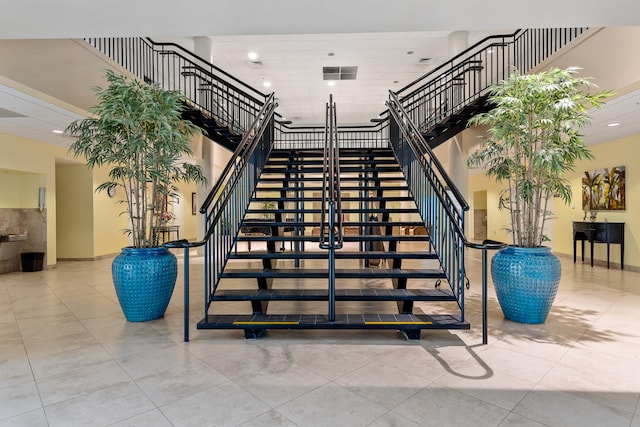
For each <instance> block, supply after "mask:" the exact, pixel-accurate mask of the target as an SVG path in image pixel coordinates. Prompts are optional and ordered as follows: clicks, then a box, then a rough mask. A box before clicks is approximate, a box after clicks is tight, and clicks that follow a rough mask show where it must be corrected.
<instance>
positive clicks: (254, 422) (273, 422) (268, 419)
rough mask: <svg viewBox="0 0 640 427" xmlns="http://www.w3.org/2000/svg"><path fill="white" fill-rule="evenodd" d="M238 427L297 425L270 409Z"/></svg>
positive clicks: (296, 426)
mask: <svg viewBox="0 0 640 427" xmlns="http://www.w3.org/2000/svg"><path fill="white" fill-rule="evenodd" d="M238 427H298V425H297V424H294V423H293V422H291V421H289V420H288V419H287V418H286V417H284V416H283V415H282V414H281V413H279V412H278V411H276V410H273V409H272V410H271V411H268V412H265V413H264V414H262V415H259V416H257V417H255V418H253V419H251V420H249V421H246V422H244V423H242V424H239V425H238ZM300 427H302V426H300Z"/></svg>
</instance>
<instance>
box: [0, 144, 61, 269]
mask: <svg viewBox="0 0 640 427" xmlns="http://www.w3.org/2000/svg"><path fill="white" fill-rule="evenodd" d="M0 153H2V155H1V156H0V169H9V170H13V171H21V172H27V173H30V174H39V175H41V177H40V178H37V180H38V182H39V183H40V184H38V185H34V186H33V187H34V188H32V189H31V191H29V192H27V193H28V194H26V195H25V197H26V199H23V201H22V202H21V203H24V204H26V206H25V207H37V206H38V202H37V200H38V192H37V187H38V186H43V187H45V188H46V204H45V207H46V214H47V248H46V253H47V257H46V258H47V264H48V265H55V263H56V258H57V254H56V238H55V233H56V190H55V164H56V158H57V157H58V158H63V157H66V149H65V148H64V147H60V146H57V145H51V144H45V143H43V142H39V141H34V140H31V139H26V138H21V137H18V136H14V135H8V134H4V133H0ZM25 179H26V180H27V181H28V180H29V179H30V178H29V177H25ZM31 185H33V184H31Z"/></svg>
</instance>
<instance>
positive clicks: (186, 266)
mask: <svg viewBox="0 0 640 427" xmlns="http://www.w3.org/2000/svg"><path fill="white" fill-rule="evenodd" d="M184 342H189V248H188V247H185V248H184Z"/></svg>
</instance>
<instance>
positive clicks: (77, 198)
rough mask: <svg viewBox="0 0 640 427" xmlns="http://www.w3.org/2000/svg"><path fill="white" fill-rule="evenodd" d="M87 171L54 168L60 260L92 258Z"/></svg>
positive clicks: (81, 167) (63, 166)
mask: <svg viewBox="0 0 640 427" xmlns="http://www.w3.org/2000/svg"><path fill="white" fill-rule="evenodd" d="M91 191H92V186H91V171H90V170H88V169H87V167H86V166H85V165H74V164H68V163H63V164H58V165H57V166H56V197H57V201H56V202H57V203H56V207H57V218H58V221H57V228H56V237H57V244H56V248H57V255H58V258H62V259H82V258H90V257H91V255H92V254H93V232H92V231H93V206H92V203H91Z"/></svg>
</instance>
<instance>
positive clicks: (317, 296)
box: [213, 287, 456, 301]
mask: <svg viewBox="0 0 640 427" xmlns="http://www.w3.org/2000/svg"><path fill="white" fill-rule="evenodd" d="M328 297H329V292H328V291H327V289H259V290H256V289H230V290H220V289H219V290H217V291H216V292H215V294H214V295H213V299H214V300H220V301H222V300H225V301H267V300H269V301H274V300H286V301H292V300H305V301H310V300H313V301H326V300H327V299H328ZM335 299H336V301H455V300H456V299H455V296H454V295H453V293H452V292H451V290H450V289H449V288H448V287H447V288H444V287H443V288H442V289H380V288H364V289H336V290H335Z"/></svg>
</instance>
